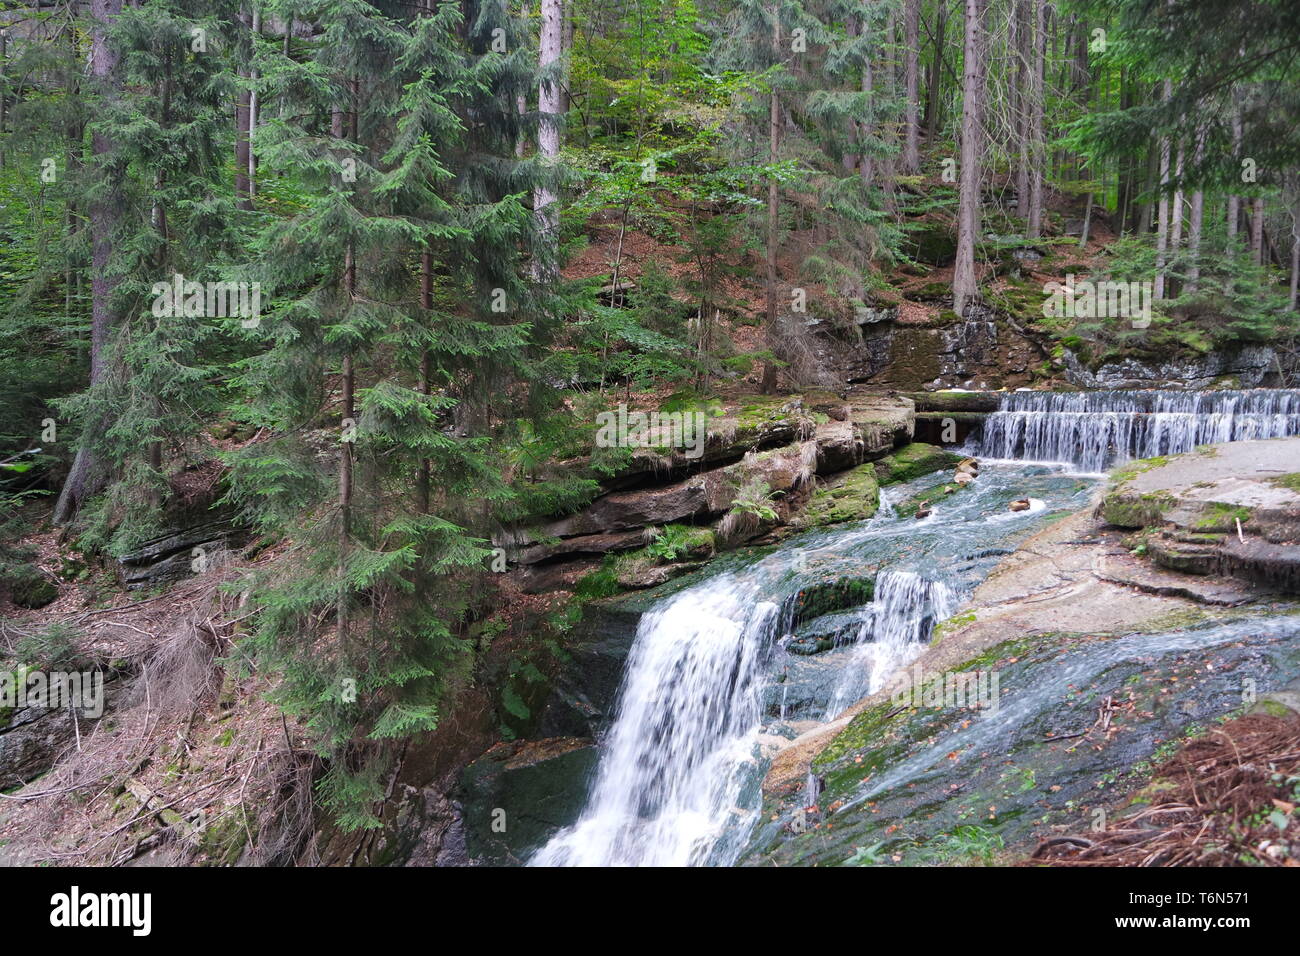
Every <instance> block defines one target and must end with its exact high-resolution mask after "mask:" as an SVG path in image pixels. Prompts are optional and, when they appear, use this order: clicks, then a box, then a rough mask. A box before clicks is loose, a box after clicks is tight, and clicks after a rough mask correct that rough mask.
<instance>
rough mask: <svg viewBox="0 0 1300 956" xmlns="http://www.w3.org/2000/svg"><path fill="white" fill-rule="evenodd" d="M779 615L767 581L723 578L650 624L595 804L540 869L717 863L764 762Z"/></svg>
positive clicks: (685, 596) (642, 630) (632, 665)
mask: <svg viewBox="0 0 1300 956" xmlns="http://www.w3.org/2000/svg"><path fill="white" fill-rule="evenodd" d="M778 616H779V615H778V607H777V605H776V604H773V603H771V602H770V601H764V600H763V599H762V592H761V590H760V588H759V587H758V584H757V582H756V580H754V579H749V580H746V579H743V578H738V577H736V576H734V575H721V576H719V577H716V578H712V579H710V580H709V581H707V582H705V583H704V584H703V585H699V586H697V587H695V588H692V589H691V590H689V591H684V592H682V593H681V594H679V595H677V596H676V597H674V598H672V599H670V600H669V601H668V602H667V603H666V604H665V605H663V606H662V607H660V608H658V609H656V610H654V611H652V612H650V613H648V614H646V615H645V616H644V617H643V618H642V619H641V623H640V626H639V628H638V632H637V639H636V642H635V644H634V645H633V648H632V653H631V655H630V656H629V658H628V663H627V673H626V676H625V678H624V681H623V687H622V689H621V691H620V694H619V707H618V713H617V715H616V717H615V720H614V724H613V728H612V730H611V732H610V735H609V738H608V740H607V742H606V747H605V753H604V756H603V759H602V760H601V762H600V766H599V769H598V771H597V778H596V783H595V787H594V789H593V790H592V793H591V797H590V799H589V801H588V804H587V809H586V811H585V812H584V813H583V815H582V817H581V818H580V819H579V820H578V822H577V824H575V825H574V826H573V827H570V828H569V829H568V830H565V831H563V832H562V833H560V834H558V835H557V836H556V837H555V838H554V839H553V840H552V841H551V842H550V843H549V844H547V846H545V847H544V848H543V849H542V850H541V852H540V853H538V854H537V856H536V857H534V858H533V860H532V863H533V864H534V865H538V866H618V865H637V866H690V865H698V864H702V863H706V862H708V861H709V857H710V854H711V852H712V851H713V849H714V847H715V845H716V843H717V841H718V839H719V837H720V836H721V835H722V830H723V828H724V827H725V826H726V825H727V824H728V823H730V822H732V820H731V817H732V810H733V808H735V807H736V806H737V803H738V801H739V800H740V795H741V789H742V787H743V785H744V783H745V774H744V772H743V771H744V769H745V766H746V765H747V764H752V763H753V761H754V757H755V753H754V750H755V743H756V737H757V733H758V728H759V720H760V711H761V706H762V683H761V682H762V677H763V673H762V669H763V668H762V665H763V663H764V658H765V657H766V656H767V654H768V652H769V651H770V650H771V649H772V648H773V646H774V643H775V638H776V636H777V634H778ZM746 832H747V830H746Z"/></svg>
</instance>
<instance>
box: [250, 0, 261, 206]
mask: <svg viewBox="0 0 1300 956" xmlns="http://www.w3.org/2000/svg"><path fill="white" fill-rule="evenodd" d="M261 32H262V11H260V10H258V9H257V6H256V5H254V7H253V18H252V42H253V44H254V46H253V49H254V51H256V49H257V46H256V44H257V36H258V34H259V33H261ZM248 76H249V80H250V81H251V83H250V86H249V91H248V205H249V206H250V207H251V206H252V205H253V200H254V199H255V198H256V197H257V158H256V156H255V155H254V153H253V136H254V134H255V133H256V131H257V68H256V67H250V68H249V73H248Z"/></svg>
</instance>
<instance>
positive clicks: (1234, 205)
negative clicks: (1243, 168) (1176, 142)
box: [1228, 89, 1241, 245]
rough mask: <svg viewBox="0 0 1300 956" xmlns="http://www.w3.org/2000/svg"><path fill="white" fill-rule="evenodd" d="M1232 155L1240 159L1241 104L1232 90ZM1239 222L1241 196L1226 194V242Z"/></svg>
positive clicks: (1230, 240)
mask: <svg viewBox="0 0 1300 956" xmlns="http://www.w3.org/2000/svg"><path fill="white" fill-rule="evenodd" d="M1232 157H1233V159H1234V160H1235V161H1239V160H1240V159H1241V104H1240V102H1238V100H1237V91H1236V90H1235V89H1234V90H1233V91H1232ZM1240 223H1241V197H1240V196H1239V195H1237V194H1236V193H1229V194H1228V243H1229V245H1231V244H1232V240H1233V239H1235V238H1236V236H1237V228H1238V226H1239V225H1240Z"/></svg>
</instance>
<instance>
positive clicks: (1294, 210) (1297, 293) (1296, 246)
mask: <svg viewBox="0 0 1300 956" xmlns="http://www.w3.org/2000/svg"><path fill="white" fill-rule="evenodd" d="M1298 305H1300V202H1297V203H1296V204H1295V205H1294V206H1292V207H1291V297H1290V299H1289V300H1288V301H1287V309H1288V310H1290V311H1291V312H1295V311H1296V310H1297V306H1298Z"/></svg>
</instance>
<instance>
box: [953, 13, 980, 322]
mask: <svg viewBox="0 0 1300 956" xmlns="http://www.w3.org/2000/svg"><path fill="white" fill-rule="evenodd" d="M986 3H987V0H965V4H966V39H965V45H964V53H963V61H964V62H963V64H962V110H961V169H960V175H959V178H958V199H957V261H956V264H955V265H954V267H953V275H952V307H953V311H954V312H956V313H957V314H958V315H960V316H965V314H966V306H967V304H968V303H969V302H970V300H971V299H973V298H975V297H976V296H977V295H978V294H979V287H978V282H977V279H976V275H975V238H976V236H977V235H978V234H979V225H980V180H981V177H980V151H981V150H982V148H983V145H984V144H983V139H984V123H983V109H984V81H985V70H986V69H987V64H986V63H985V62H984V60H983V57H982V56H981V53H982V51H983V48H984V42H983V34H984V11H985V5H986Z"/></svg>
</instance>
